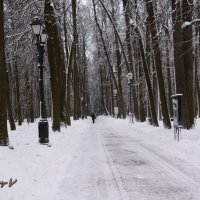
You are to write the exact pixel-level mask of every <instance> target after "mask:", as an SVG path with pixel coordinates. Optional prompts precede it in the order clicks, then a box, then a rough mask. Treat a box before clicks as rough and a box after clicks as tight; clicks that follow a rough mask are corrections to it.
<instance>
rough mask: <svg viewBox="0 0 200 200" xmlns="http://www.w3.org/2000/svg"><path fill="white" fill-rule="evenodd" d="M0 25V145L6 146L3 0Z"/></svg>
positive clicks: (0, 10) (0, 3) (7, 140)
mask: <svg viewBox="0 0 200 200" xmlns="http://www.w3.org/2000/svg"><path fill="white" fill-rule="evenodd" d="M0 26H1V30H0V146H6V145H8V143H9V139H8V130H7V113H6V68H5V66H6V63H5V42H4V39H5V36H4V6H3V1H0Z"/></svg>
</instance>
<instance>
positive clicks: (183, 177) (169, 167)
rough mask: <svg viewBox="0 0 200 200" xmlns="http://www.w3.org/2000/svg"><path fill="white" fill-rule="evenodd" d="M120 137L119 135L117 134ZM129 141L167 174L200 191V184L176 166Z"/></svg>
mask: <svg viewBox="0 0 200 200" xmlns="http://www.w3.org/2000/svg"><path fill="white" fill-rule="evenodd" d="M135 131H136V132H141V133H143V132H142V131H140V130H137V129H135ZM117 135H118V136H120V135H119V134H117ZM130 139H131V141H132V142H133V143H134V145H135V146H136V147H137V148H138V149H139V150H140V151H141V152H143V153H144V154H146V155H147V156H148V157H151V158H152V159H153V160H154V161H155V162H157V163H158V164H159V165H160V166H162V168H164V169H165V170H167V171H168V172H169V173H171V174H173V175H174V176H175V177H177V178H179V179H181V180H182V181H185V182H186V183H190V184H191V186H193V187H195V188H198V189H200V183H199V182H197V181H195V180H193V179H192V178H190V177H189V176H188V175H186V174H185V173H183V172H182V171H181V170H180V169H178V168H177V167H176V166H174V165H172V164H170V163H169V162H167V161H165V160H164V159H163V158H161V157H160V156H159V155H157V154H155V153H154V152H152V151H150V150H149V149H147V148H146V147H144V146H143V145H141V144H138V142H136V141H135V140H134V139H133V138H132V137H130Z"/></svg>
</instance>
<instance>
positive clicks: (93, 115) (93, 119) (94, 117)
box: [91, 113, 96, 124]
mask: <svg viewBox="0 0 200 200" xmlns="http://www.w3.org/2000/svg"><path fill="white" fill-rule="evenodd" d="M91 117H92V122H93V124H94V121H95V119H96V115H95V114H94V113H92V114H91Z"/></svg>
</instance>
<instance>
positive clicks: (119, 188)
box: [100, 136, 129, 200]
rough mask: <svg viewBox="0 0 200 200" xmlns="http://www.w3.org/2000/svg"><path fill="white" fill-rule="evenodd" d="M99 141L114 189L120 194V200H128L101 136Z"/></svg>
mask: <svg viewBox="0 0 200 200" xmlns="http://www.w3.org/2000/svg"><path fill="white" fill-rule="evenodd" d="M100 140H101V143H102V147H103V150H104V152H105V155H106V157H107V160H108V164H109V167H110V169H111V173H112V176H113V178H114V181H115V185H116V187H117V189H118V191H119V193H120V197H121V199H122V200H129V197H128V195H127V192H126V191H125V189H124V186H123V183H122V179H121V177H120V173H119V171H118V169H117V167H116V166H115V164H114V162H113V160H112V158H111V156H110V154H109V152H108V150H107V149H106V145H105V142H104V139H103V137H102V136H101V138H100Z"/></svg>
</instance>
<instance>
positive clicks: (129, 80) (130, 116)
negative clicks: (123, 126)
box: [126, 72, 133, 123]
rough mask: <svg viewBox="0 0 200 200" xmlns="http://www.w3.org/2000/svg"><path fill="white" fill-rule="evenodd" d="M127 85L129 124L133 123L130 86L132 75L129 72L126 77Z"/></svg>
mask: <svg viewBox="0 0 200 200" xmlns="http://www.w3.org/2000/svg"><path fill="white" fill-rule="evenodd" d="M126 78H127V82H128V85H129V122H130V123H133V106H132V84H133V74H132V73H131V72H129V73H128V74H127V76H126Z"/></svg>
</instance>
